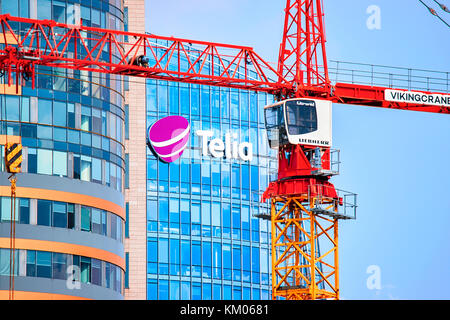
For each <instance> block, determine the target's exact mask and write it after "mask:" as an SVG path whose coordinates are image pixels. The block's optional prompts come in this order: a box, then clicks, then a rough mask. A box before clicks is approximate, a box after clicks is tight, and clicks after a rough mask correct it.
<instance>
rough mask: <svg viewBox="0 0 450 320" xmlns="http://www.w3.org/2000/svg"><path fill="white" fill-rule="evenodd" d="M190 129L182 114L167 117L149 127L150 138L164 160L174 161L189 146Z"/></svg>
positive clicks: (154, 149)
mask: <svg viewBox="0 0 450 320" xmlns="http://www.w3.org/2000/svg"><path fill="white" fill-rule="evenodd" d="M190 129H191V127H190V125H189V122H188V121H187V120H186V119H185V118H183V117H181V116H169V117H165V118H162V119H160V120H158V121H156V122H155V123H154V124H153V125H152V126H151V127H150V128H149V130H148V140H149V142H150V144H151V147H152V149H153V151H154V152H155V153H156V155H157V156H158V157H159V158H160V159H161V160H162V161H164V162H168V163H170V162H174V161H176V160H177V159H178V158H180V157H181V155H182V154H183V151H184V149H185V148H186V146H187V143H188V140H189V132H190Z"/></svg>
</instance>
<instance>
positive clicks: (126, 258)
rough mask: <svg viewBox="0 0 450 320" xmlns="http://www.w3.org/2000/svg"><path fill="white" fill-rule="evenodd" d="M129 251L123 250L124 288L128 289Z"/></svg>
mask: <svg viewBox="0 0 450 320" xmlns="http://www.w3.org/2000/svg"><path fill="white" fill-rule="evenodd" d="M129 272H130V253H129V252H125V289H129V288H130V286H129V278H130V275H129Z"/></svg>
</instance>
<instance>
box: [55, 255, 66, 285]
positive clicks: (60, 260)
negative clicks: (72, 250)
mask: <svg viewBox="0 0 450 320" xmlns="http://www.w3.org/2000/svg"><path fill="white" fill-rule="evenodd" d="M52 265H53V279H61V280H65V279H66V278H67V255H66V254H64V253H56V252H53V260H52Z"/></svg>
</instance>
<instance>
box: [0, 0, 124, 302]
mask: <svg viewBox="0 0 450 320" xmlns="http://www.w3.org/2000/svg"><path fill="white" fill-rule="evenodd" d="M0 8H1V14H6V13H9V14H10V15H12V16H21V17H30V18H37V19H52V20H55V21H57V22H61V23H67V24H77V23H79V21H80V19H81V20H82V23H83V25H86V26H95V27H101V28H109V29H118V30H123V29H124V23H123V16H124V13H123V10H124V5H123V0H92V1H91V0H67V1H66V0H17V1H16V0H1V1H0ZM12 27H13V29H14V30H17V31H18V32H21V33H20V34H22V35H23V31H21V30H24V29H25V26H22V25H20V24H18V23H13V24H12ZM0 45H1V46H4V40H0ZM88 45H89V44H88ZM73 47H74V43H70V45H69V51H72V52H73ZM102 54H103V55H104V57H105V60H106V59H108V58H109V51H108V49H107V48H105V49H104V51H103V53H102ZM113 55H115V56H117V53H116V52H113ZM117 61H119V58H117ZM36 72H37V78H36V80H37V81H36V89H32V88H31V81H28V82H26V83H22V86H21V87H20V88H19V89H20V90H19V94H16V92H15V86H14V90H8V87H7V86H5V85H3V84H0V86H2V88H4V89H5V91H3V92H5V93H6V92H8V93H9V94H2V95H0V105H1V123H0V141H1V144H2V146H1V147H2V152H3V145H4V144H5V143H6V142H8V141H9V142H14V141H15V142H21V143H22V145H23V163H22V173H19V174H17V186H18V187H17V203H16V208H17V215H16V259H15V261H16V263H15V267H16V270H14V272H15V276H16V280H15V290H16V292H17V293H16V297H17V298H23V299H27V298H31V299H34V298H43V299H53V298H58V299H59V298H74V299H75V298H93V299H122V298H123V291H124V288H123V287H124V286H123V280H124V270H125V257H124V245H123V238H124V232H123V229H124V219H125V209H124V207H125V206H124V196H123V176H124V168H125V166H124V159H125V155H124V134H123V131H124V97H123V83H122V81H121V78H120V76H113V75H106V74H95V73H87V72H86V73H85V72H80V71H74V70H65V69H55V68H46V67H43V66H38V67H37V70H36ZM0 81H1V82H2V83H3V81H4V79H0ZM3 92H2V93H3ZM1 169H2V172H0V178H1V180H0V185H1V189H0V190H1V199H0V201H1V205H0V217H1V221H0V222H1V223H0V248H1V249H0V297H5V296H6V297H7V296H8V275H9V272H10V271H9V270H10V264H9V250H10V249H9V226H10V222H11V221H12V215H11V209H10V201H11V200H10V198H9V193H10V191H9V181H8V176H9V174H8V173H7V172H5V168H4V164H3V163H2V166H1ZM69 270H71V271H69ZM70 279H73V280H75V282H73V283H72V282H71V284H68V280H70ZM77 281H78V282H79V286H78V285H77Z"/></svg>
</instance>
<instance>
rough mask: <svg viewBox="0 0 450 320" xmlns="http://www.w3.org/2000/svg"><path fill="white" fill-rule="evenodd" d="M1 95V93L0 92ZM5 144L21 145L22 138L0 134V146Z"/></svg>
mask: <svg viewBox="0 0 450 320" xmlns="http://www.w3.org/2000/svg"><path fill="white" fill-rule="evenodd" d="M0 93H1V91H0ZM6 142H10V143H22V137H21V136H10V135H8V136H7V135H4V134H0V144H1V145H5V144H6Z"/></svg>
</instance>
